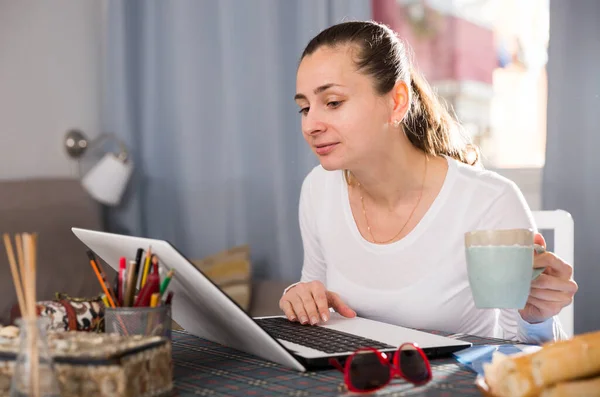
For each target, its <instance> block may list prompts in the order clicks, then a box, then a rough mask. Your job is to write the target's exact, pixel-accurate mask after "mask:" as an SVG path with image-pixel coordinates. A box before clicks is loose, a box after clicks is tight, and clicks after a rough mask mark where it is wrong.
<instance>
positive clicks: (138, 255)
mask: <svg viewBox="0 0 600 397" xmlns="http://www.w3.org/2000/svg"><path fill="white" fill-rule="evenodd" d="M142 255H144V249H143V248H138V249H137V252H136V254H135V264H136V266H135V280H134V282H135V284H134V285H135V287H134V288H137V286H138V276H139V274H140V270H142Z"/></svg>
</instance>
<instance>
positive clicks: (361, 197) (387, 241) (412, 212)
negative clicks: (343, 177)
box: [358, 156, 429, 244]
mask: <svg viewBox="0 0 600 397" xmlns="http://www.w3.org/2000/svg"><path fill="white" fill-rule="evenodd" d="M427 163H429V161H428V158H427V156H425V171H424V172H423V181H422V182H421V190H420V192H419V198H418V199H417V203H416V204H415V206H414V207H413V209H412V211H411V212H410V215H408V218H407V219H406V222H404V225H402V228H401V229H400V231H399V232H398V233H396V234H395V235H394V237H392V238H391V239H389V240H386V241H376V240H375V237H374V236H373V232H372V231H371V225H370V224H369V218H368V217H367V210H366V209H365V201H364V199H363V194H362V192H363V188H362V186H361V184H360V182H358V187H359V188H360V192H361V193H360V203H361V204H362V210H363V215H364V216H365V221H366V222H367V230H368V231H369V234H370V235H371V240H372V241H373V242H374V243H375V244H387V243H390V242H392V241H394V240H395V239H396V238H397V237H398V236H399V235H400V234H401V233H402V231H403V230H404V228H405V227H406V225H408V222H409V221H410V219H411V218H412V216H413V214H414V213H415V210H416V209H417V207H418V206H419V203H420V202H421V197H422V196H423V189H424V187H425V177H426V175H427Z"/></svg>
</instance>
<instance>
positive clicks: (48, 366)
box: [10, 317, 60, 397]
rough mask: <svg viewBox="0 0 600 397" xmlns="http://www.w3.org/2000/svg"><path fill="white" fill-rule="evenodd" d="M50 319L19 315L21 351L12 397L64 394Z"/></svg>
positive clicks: (17, 358) (53, 396)
mask: <svg viewBox="0 0 600 397" xmlns="http://www.w3.org/2000/svg"><path fill="white" fill-rule="evenodd" d="M48 324H49V322H48V319H47V318H43V317H40V318H35V319H26V318H19V319H17V320H16V325H17V326H18V327H19V352H18V354H17V357H16V360H15V367H14V371H13V377H12V380H11V384H10V397H25V396H27V397H57V396H60V389H59V385H58V377H57V376H56V371H55V368H54V361H53V360H52V356H50V352H49V349H48V334H47V332H46V330H47V328H48Z"/></svg>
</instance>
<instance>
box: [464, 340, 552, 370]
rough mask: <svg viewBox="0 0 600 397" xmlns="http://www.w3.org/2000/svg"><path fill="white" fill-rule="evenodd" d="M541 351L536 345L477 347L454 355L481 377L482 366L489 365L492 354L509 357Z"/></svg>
mask: <svg viewBox="0 0 600 397" xmlns="http://www.w3.org/2000/svg"><path fill="white" fill-rule="evenodd" d="M539 349H541V347H540V346H536V345H478V346H472V347H470V348H468V349H464V350H461V351H458V352H456V353H454V357H455V358H456V360H457V361H458V362H459V363H461V364H463V365H465V366H467V367H469V368H470V369H471V370H473V371H474V372H476V373H477V374H478V375H480V376H483V364H485V363H491V362H492V356H493V354H494V352H499V353H502V354H505V355H507V356H510V355H511V354H515V353H521V352H527V353H529V352H535V351H537V350H539Z"/></svg>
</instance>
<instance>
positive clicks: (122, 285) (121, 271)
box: [117, 257, 127, 305]
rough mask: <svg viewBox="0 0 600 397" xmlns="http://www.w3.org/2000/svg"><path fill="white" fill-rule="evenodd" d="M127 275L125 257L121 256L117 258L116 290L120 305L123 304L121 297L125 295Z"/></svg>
mask: <svg viewBox="0 0 600 397" xmlns="http://www.w3.org/2000/svg"><path fill="white" fill-rule="evenodd" d="M126 275H127V259H125V258H124V257H121V259H120V260H119V274H118V276H119V290H118V294H119V296H118V298H117V299H118V301H119V304H120V305H123V299H124V297H125V287H126V284H125V280H127V279H126V278H125V277H126Z"/></svg>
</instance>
